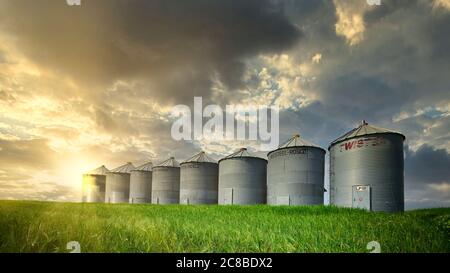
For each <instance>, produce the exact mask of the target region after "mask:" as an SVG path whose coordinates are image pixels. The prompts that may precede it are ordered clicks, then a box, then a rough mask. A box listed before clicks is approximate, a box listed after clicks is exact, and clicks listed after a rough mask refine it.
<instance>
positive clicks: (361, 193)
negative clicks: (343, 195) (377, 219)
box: [352, 186, 372, 211]
mask: <svg viewBox="0 0 450 273" xmlns="http://www.w3.org/2000/svg"><path fill="white" fill-rule="evenodd" d="M371 197H372V195H371V188H370V186H353V202H352V204H353V205H352V207H353V208H355V209H365V210H369V211H370V210H372V206H371V204H372V202H371V201H372V200H371Z"/></svg>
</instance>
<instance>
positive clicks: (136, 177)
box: [130, 170, 152, 204]
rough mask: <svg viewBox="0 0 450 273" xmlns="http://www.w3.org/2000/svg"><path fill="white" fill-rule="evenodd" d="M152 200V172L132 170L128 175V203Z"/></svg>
mask: <svg viewBox="0 0 450 273" xmlns="http://www.w3.org/2000/svg"><path fill="white" fill-rule="evenodd" d="M151 202H152V172H151V171H141V170H133V171H131V175H130V204H143V203H151Z"/></svg>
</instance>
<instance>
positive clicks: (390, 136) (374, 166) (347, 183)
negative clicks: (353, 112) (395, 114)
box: [330, 133, 404, 212]
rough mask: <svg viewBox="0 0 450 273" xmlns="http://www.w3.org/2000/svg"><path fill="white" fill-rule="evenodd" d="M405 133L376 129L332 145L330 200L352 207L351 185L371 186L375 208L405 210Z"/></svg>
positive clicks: (372, 205)
mask: <svg viewBox="0 0 450 273" xmlns="http://www.w3.org/2000/svg"><path fill="white" fill-rule="evenodd" d="M403 141H404V136H403V135H401V134H399V133H376V134H371V135H366V136H359V137H355V138H351V139H345V140H344V141H341V142H335V143H334V144H333V145H332V146H331V147H330V203H331V204H334V205H337V206H343V207H352V187H353V186H357V185H363V186H370V187H371V200H372V203H371V207H372V210H374V211H385V212H399V211H403V210H404V174H403V173H404V159H403Z"/></svg>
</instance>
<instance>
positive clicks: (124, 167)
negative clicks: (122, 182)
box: [111, 162, 136, 173]
mask: <svg viewBox="0 0 450 273" xmlns="http://www.w3.org/2000/svg"><path fill="white" fill-rule="evenodd" d="M135 168H136V167H134V165H133V164H132V163H131V162H128V163H127V164H125V165H122V166H120V167H117V168H115V169H113V170H111V172H112V173H130V172H131V171H132V170H134V169H135Z"/></svg>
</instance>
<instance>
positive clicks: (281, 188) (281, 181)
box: [267, 135, 326, 205]
mask: <svg viewBox="0 0 450 273" xmlns="http://www.w3.org/2000/svg"><path fill="white" fill-rule="evenodd" d="M325 154H326V151H325V150H324V149H322V148H320V147H318V146H316V145H314V144H312V143H311V142H309V141H306V140H304V139H301V138H300V135H295V136H294V137H293V138H291V139H290V140H289V141H288V142H287V143H285V144H284V145H282V146H280V148H278V149H277V150H274V151H272V152H270V153H269V154H268V155H267V156H268V158H269V162H268V165H267V204H269V205H323V195H324V173H325Z"/></svg>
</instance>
